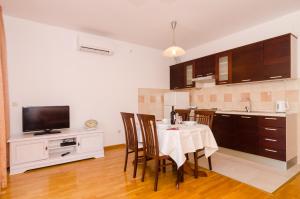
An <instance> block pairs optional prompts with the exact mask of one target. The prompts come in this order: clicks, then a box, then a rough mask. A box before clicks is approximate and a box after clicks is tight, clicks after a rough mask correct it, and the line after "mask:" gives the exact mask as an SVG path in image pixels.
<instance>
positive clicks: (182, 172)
mask: <svg viewBox="0 0 300 199" xmlns="http://www.w3.org/2000/svg"><path fill="white" fill-rule="evenodd" d="M181 182H184V171H183V166H182V167H181Z"/></svg>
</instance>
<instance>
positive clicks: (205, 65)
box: [194, 55, 216, 78]
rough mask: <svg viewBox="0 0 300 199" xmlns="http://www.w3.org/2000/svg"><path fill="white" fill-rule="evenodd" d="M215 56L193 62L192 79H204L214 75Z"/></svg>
mask: <svg viewBox="0 0 300 199" xmlns="http://www.w3.org/2000/svg"><path fill="white" fill-rule="evenodd" d="M215 63H216V61H215V55H209V56H206V57H202V58H199V59H197V60H196V61H195V69H194V77H195V78H197V77H206V76H210V75H214V74H215Z"/></svg>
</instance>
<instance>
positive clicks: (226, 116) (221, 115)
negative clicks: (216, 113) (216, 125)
mask: <svg viewBox="0 0 300 199" xmlns="http://www.w3.org/2000/svg"><path fill="white" fill-rule="evenodd" d="M221 116H222V117H230V115H221Z"/></svg>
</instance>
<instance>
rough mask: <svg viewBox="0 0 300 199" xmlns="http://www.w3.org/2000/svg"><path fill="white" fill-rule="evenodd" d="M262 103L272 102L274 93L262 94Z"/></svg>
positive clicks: (265, 92) (266, 92)
mask: <svg viewBox="0 0 300 199" xmlns="http://www.w3.org/2000/svg"><path fill="white" fill-rule="evenodd" d="M260 101H261V102H271V101H272V92H271V91H264V92H261V93H260Z"/></svg>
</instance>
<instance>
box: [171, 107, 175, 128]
mask: <svg viewBox="0 0 300 199" xmlns="http://www.w3.org/2000/svg"><path fill="white" fill-rule="evenodd" d="M175 120H176V112H175V110H174V106H172V111H171V124H175Z"/></svg>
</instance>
